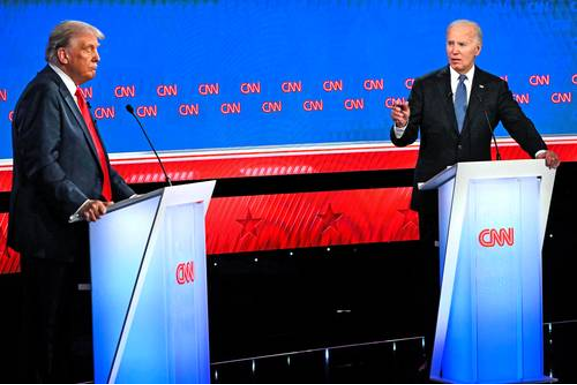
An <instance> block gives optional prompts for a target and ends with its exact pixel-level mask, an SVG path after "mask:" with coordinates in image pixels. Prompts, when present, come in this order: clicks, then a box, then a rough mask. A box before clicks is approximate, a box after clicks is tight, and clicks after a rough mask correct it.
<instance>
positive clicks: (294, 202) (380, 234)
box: [206, 188, 419, 254]
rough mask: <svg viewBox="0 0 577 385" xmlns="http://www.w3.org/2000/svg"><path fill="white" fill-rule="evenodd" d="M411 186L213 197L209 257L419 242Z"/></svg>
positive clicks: (210, 213)
mask: <svg viewBox="0 0 577 385" xmlns="http://www.w3.org/2000/svg"><path fill="white" fill-rule="evenodd" d="M410 194H411V189H410V188H382V189H371V190H345V191H330V192H314V193H297V194H274V195H257V196H242V197H228V198H215V199H213V200H212V201H211V203H210V208H209V210H208V214H207V218H206V226H207V252H208V253H209V254H223V253H238V252H247V251H262V250H279V249H294V248H303V247H319V246H331V245H349V244H359V243H373V242H393V241H405V240H416V239H418V234H419V230H418V229H419V226H418V219H417V215H416V213H415V212H413V211H411V210H409V209H408V207H409V201H410Z"/></svg>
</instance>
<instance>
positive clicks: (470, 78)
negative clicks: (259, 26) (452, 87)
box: [449, 64, 475, 84]
mask: <svg viewBox="0 0 577 385" xmlns="http://www.w3.org/2000/svg"><path fill="white" fill-rule="evenodd" d="M449 71H450V72H451V84H453V83H458V82H459V76H460V75H461V74H460V73H458V72H457V71H455V70H454V69H453V67H451V66H449ZM464 75H465V76H466V77H467V81H469V82H472V81H473V76H475V65H474V64H473V66H472V67H471V69H470V70H469V71H468V72H467V73H466V74H464Z"/></svg>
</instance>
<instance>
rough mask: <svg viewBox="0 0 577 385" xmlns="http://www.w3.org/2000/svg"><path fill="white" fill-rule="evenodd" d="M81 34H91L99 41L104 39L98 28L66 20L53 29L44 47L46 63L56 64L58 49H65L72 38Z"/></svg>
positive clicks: (81, 22)
mask: <svg viewBox="0 0 577 385" xmlns="http://www.w3.org/2000/svg"><path fill="white" fill-rule="evenodd" d="M83 33H91V34H93V35H94V36H96V38H97V39H99V40H102V39H104V34H103V33H102V32H100V30H99V29H98V28H96V27H94V26H92V25H90V24H88V23H85V22H83V21H76V20H66V21H63V22H61V23H60V24H58V25H57V26H56V27H54V29H53V30H52V32H51V33H50V37H48V44H47V45H46V54H45V59H46V61H47V62H49V63H54V64H57V57H56V53H57V51H58V49H59V48H62V47H67V46H68V44H70V40H72V38H73V37H75V36H78V35H81V34H83Z"/></svg>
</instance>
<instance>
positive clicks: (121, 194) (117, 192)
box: [109, 167, 136, 201]
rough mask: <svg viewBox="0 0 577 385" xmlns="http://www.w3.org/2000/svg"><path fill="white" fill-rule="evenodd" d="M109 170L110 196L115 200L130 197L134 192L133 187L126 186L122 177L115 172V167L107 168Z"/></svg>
mask: <svg viewBox="0 0 577 385" xmlns="http://www.w3.org/2000/svg"><path fill="white" fill-rule="evenodd" d="M109 170H110V184H111V185H112V196H113V198H114V200H115V201H121V200H123V199H127V198H130V197H131V196H133V195H134V194H136V193H135V192H134V190H133V189H131V188H130V186H128V184H127V183H126V181H125V180H124V178H122V177H121V176H120V174H118V172H116V170H115V169H113V168H112V167H110V168H109Z"/></svg>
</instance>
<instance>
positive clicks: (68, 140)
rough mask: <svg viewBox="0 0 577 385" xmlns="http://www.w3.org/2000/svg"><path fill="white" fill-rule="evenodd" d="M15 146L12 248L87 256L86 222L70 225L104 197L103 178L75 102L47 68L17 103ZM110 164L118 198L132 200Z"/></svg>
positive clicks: (41, 255)
mask: <svg viewBox="0 0 577 385" xmlns="http://www.w3.org/2000/svg"><path fill="white" fill-rule="evenodd" d="M12 148H13V156H14V171H13V183H12V192H11V196H10V217H9V223H8V245H9V246H10V247H12V248H13V249H15V250H17V251H20V252H22V253H24V254H26V255H30V256H34V257H39V258H54V259H62V260H72V259H73V258H74V257H75V256H78V255H81V256H84V255H87V254H88V245H87V224H86V223H84V222H82V223H76V224H69V223H68V218H69V216H70V215H72V214H73V213H74V212H75V211H76V210H77V209H78V208H79V207H80V206H81V205H82V204H83V203H84V202H85V201H86V199H102V197H101V191H102V180H103V179H102V178H103V176H102V175H103V174H102V170H101V168H100V165H99V162H98V158H97V154H96V149H95V147H94V144H93V143H92V140H91V138H90V134H89V132H88V128H87V127H86V123H85V122H84V120H83V118H82V115H81V114H80V110H79V109H78V107H77V105H76V103H75V101H74V98H73V97H72V95H71V94H70V92H69V91H68V89H67V88H66V86H65V85H64V82H63V81H62V79H61V78H60V77H59V76H58V74H56V72H54V70H52V69H51V68H50V67H48V66H47V67H45V68H44V69H43V70H42V71H41V72H39V73H38V75H37V76H36V77H35V78H34V79H33V80H32V81H31V82H30V83H29V84H28V86H27V87H26V89H25V90H24V92H23V93H22V95H21V96H20V99H19V100H18V102H17V104H16V108H15V110H14V118H13V123H12ZM107 165H108V167H109V171H110V178H111V185H112V195H113V200H114V201H119V200H122V199H125V198H128V197H130V196H131V195H132V194H134V192H133V191H132V189H131V188H130V187H128V185H127V184H126V183H125V181H124V180H123V179H122V177H120V175H118V174H117V173H116V172H115V171H114V170H113V169H112V168H111V167H110V165H109V164H108V158H107Z"/></svg>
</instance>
